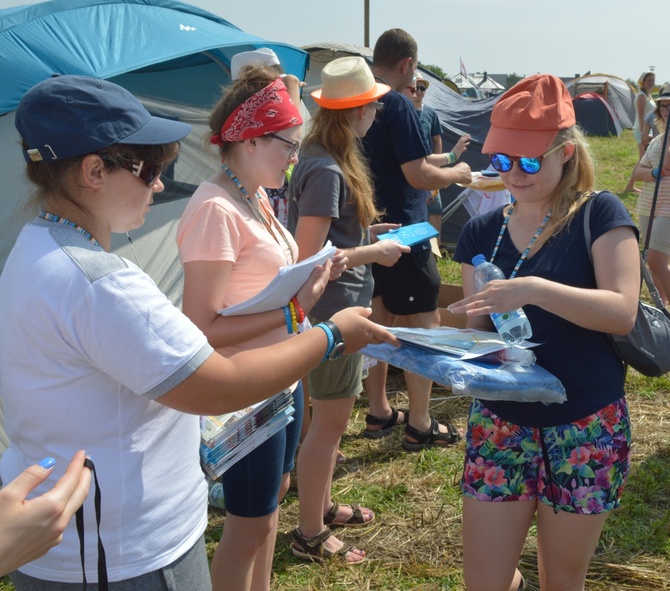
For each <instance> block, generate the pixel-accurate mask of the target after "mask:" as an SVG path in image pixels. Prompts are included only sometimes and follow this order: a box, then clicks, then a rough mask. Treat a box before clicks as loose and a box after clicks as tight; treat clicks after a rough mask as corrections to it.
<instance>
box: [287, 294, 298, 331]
mask: <svg viewBox="0 0 670 591" xmlns="http://www.w3.org/2000/svg"><path fill="white" fill-rule="evenodd" d="M288 307H289V310H290V314H291V326H292V327H293V330H292V331H291V332H295V333H297V332H298V319H297V316H296V313H295V304H294V303H293V300H291V301H290V302H289V303H288Z"/></svg>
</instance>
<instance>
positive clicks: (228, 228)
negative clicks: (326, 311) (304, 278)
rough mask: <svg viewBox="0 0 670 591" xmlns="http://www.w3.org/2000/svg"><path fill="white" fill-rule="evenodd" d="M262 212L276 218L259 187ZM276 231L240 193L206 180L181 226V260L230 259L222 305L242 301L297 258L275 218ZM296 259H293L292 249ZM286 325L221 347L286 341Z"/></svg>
mask: <svg viewBox="0 0 670 591" xmlns="http://www.w3.org/2000/svg"><path fill="white" fill-rule="evenodd" d="M260 193H261V196H262V199H261V206H262V208H263V213H264V215H265V216H266V219H268V216H272V217H274V214H273V213H272V206H271V205H270V203H269V201H268V199H267V195H266V194H265V192H264V191H263V189H261V190H260ZM272 230H273V232H274V236H276V237H277V239H278V241H277V240H275V238H274V237H273V234H271V233H270V231H269V230H268V229H267V228H266V227H265V226H264V225H263V223H262V222H260V221H259V220H258V219H256V217H254V214H253V213H252V212H251V210H250V209H249V207H248V206H247V204H246V203H244V202H243V201H242V199H241V198H240V197H239V196H238V195H232V196H231V195H230V194H229V193H228V192H227V191H226V190H225V189H223V188H222V187H220V186H218V185H216V184H214V183H210V182H208V181H205V182H203V183H202V184H201V185H200V186H199V187H198V188H197V189H196V191H195V193H194V194H193V196H192V197H191V199H190V201H189V203H188V205H187V206H186V209H185V210H184V213H183V214H182V216H181V219H180V220H179V226H178V228H177V247H178V248H179V256H180V259H181V262H182V264H184V263H190V262H193V261H229V262H232V263H233V268H232V273H231V275H230V282H229V285H228V288H227V290H226V293H225V294H224V296H223V298H222V300H221V302H220V304H219V307H220V308H227V307H228V306H232V305H233V304H237V303H239V302H243V301H245V300H247V299H249V298H250V297H252V296H254V295H256V294H257V293H258V292H260V291H261V290H263V289H264V288H265V287H266V286H267V284H268V283H270V281H271V280H272V279H273V277H274V276H275V275H276V274H277V272H278V271H279V267H281V266H284V265H287V264H290V263H292V262H294V261H296V260H297V259H298V245H297V244H296V243H295V240H293V237H292V236H291V234H290V233H289V232H288V230H286V229H285V228H283V227H282V226H281V224H280V223H279V222H277V221H276V220H275V221H274V223H273V224H272ZM288 245H290V247H291V249H292V251H293V260H292V258H291V249H289V247H288ZM290 336H291V335H289V334H288V332H287V330H286V327H283V326H282V327H279V328H276V329H272V330H270V331H268V332H267V333H265V334H264V335H261V336H259V337H256V338H253V339H250V340H248V341H245V342H243V343H238V344H236V345H233V346H229V347H224V348H221V349H219V350H218V351H219V352H220V353H221V354H223V355H226V356H228V355H233V354H235V353H238V352H240V351H245V350H248V349H254V348H257V347H263V346H266V345H271V344H274V343H278V342H281V341H284V340H286V339H287V338H289V337H290Z"/></svg>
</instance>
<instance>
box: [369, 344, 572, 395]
mask: <svg viewBox="0 0 670 591" xmlns="http://www.w3.org/2000/svg"><path fill="white" fill-rule="evenodd" d="M361 352H362V353H364V354H365V355H368V356H369V357H373V358H374V359H378V360H380V361H385V362H387V363H390V364H391V365H393V366H395V367H399V368H401V369H406V370H408V371H411V372H413V373H416V374H419V375H422V376H425V377H427V378H430V379H431V380H433V381H434V382H435V383H437V384H440V385H442V386H445V387H447V388H450V389H451V390H452V391H453V392H454V394H459V395H467V396H472V397H473V398H479V399H481V400H515V401H517V402H543V403H544V404H561V403H563V402H565V401H566V399H567V397H566V394H565V388H564V387H563V384H562V383H561V382H560V380H559V379H558V378H557V377H555V376H554V375H553V374H551V373H549V372H548V371H547V370H545V369H543V368H541V367H540V366H538V365H536V364H534V363H532V362H531V361H532V360H531V358H530V357H528V356H524V359H523V360H522V361H523V363H518V362H516V361H512V360H511V359H505V356H504V355H502V356H500V355H490V356H487V357H482V358H478V359H470V360H468V361H462V360H460V359H456V358H455V357H452V356H449V355H445V354H443V353H436V352H432V351H428V350H427V349H422V348H421V347H416V346H414V345H409V344H406V343H403V344H402V345H401V346H400V347H394V346H393V345H389V344H386V343H382V344H380V345H368V346H367V347H365V348H364V349H363V350H362V351H361ZM511 353H512V354H514V351H512V352H511ZM526 353H532V352H531V351H526ZM533 357H534V355H533Z"/></svg>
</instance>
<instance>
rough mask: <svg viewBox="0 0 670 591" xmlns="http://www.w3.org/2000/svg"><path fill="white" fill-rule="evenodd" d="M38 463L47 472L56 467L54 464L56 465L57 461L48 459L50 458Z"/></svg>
mask: <svg viewBox="0 0 670 591" xmlns="http://www.w3.org/2000/svg"><path fill="white" fill-rule="evenodd" d="M38 463H39V465H40V466H42V468H45V469H46V470H48V469H49V468H53V467H54V464H55V463H56V460H54V459H53V458H51V457H48V458H44V459H43V460H41V461H40V462H38Z"/></svg>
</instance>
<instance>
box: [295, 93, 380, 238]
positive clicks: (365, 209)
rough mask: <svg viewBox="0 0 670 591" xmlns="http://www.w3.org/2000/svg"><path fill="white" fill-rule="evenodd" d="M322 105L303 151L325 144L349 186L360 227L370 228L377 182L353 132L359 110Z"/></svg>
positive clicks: (311, 126)
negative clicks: (352, 119) (354, 121)
mask: <svg viewBox="0 0 670 591" xmlns="http://www.w3.org/2000/svg"><path fill="white" fill-rule="evenodd" d="M360 108H362V109H365V108H369V107H367V105H366V106H363V107H354V108H352V109H324V108H319V110H318V111H317V112H316V114H315V115H314V117H312V120H311V122H310V130H309V132H308V134H307V136H306V137H305V140H304V141H303V152H306V151H307V150H308V149H309V148H310V147H311V146H322V147H323V148H324V149H325V150H326V152H328V154H329V155H330V156H332V158H333V159H334V160H335V162H337V165H338V166H339V167H340V169H341V170H342V174H343V175H344V180H345V181H346V183H347V186H348V187H349V193H350V195H351V203H353V205H354V207H355V208H356V212H357V215H358V220H359V221H360V223H361V226H363V227H365V228H367V227H368V226H369V225H370V224H371V223H372V222H373V221H374V220H375V219H376V218H377V217H379V211H378V210H377V208H376V206H375V198H374V197H375V194H374V184H373V182H372V174H371V173H370V169H369V167H368V164H367V161H366V159H365V156H364V155H363V150H362V148H361V142H360V140H359V139H358V138H357V137H356V136H355V135H354V132H353V129H352V126H351V118H352V117H353V116H354V111H355V110H356V109H360Z"/></svg>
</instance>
